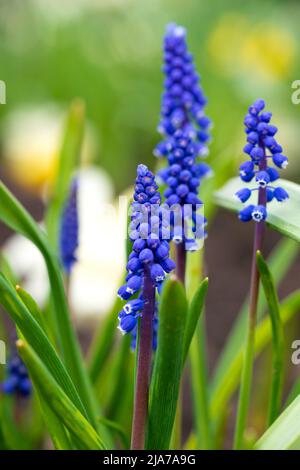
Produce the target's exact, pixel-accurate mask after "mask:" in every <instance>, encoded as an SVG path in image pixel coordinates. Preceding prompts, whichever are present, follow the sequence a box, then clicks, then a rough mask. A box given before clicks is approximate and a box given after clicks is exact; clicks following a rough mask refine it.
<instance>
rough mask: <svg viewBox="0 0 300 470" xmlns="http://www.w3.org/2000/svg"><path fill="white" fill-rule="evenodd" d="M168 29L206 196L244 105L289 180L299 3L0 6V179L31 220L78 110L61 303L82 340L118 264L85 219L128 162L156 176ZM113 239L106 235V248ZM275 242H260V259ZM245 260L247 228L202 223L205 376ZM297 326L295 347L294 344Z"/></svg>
mask: <svg viewBox="0 0 300 470" xmlns="http://www.w3.org/2000/svg"><path fill="white" fill-rule="evenodd" d="M170 21H176V22H178V23H180V24H182V25H184V26H185V27H186V28H187V30H188V44H189V47H190V50H191V51H192V52H193V53H194V56H195V61H196V65H197V68H198V71H199V73H200V75H201V77H202V86H203V88H204V91H205V94H206V96H207V97H208V99H209V104H208V107H207V114H208V115H209V116H210V117H211V118H212V120H213V122H214V129H213V141H212V144H211V146H210V157H209V160H210V163H211V164H212V167H213V168H214V170H215V173H216V178H215V180H214V181H215V182H214V183H213V184H214V185H215V186H216V187H217V186H218V185H220V184H222V182H224V181H225V180H226V179H227V178H229V177H230V176H233V175H234V174H236V173H237V168H238V163H239V161H240V160H241V159H242V147H243V145H244V134H243V116H244V114H245V112H246V109H247V106H248V105H249V104H250V103H251V101H253V100H254V99H256V98H264V99H265V100H266V103H267V107H268V109H269V110H271V111H272V112H273V115H274V117H273V119H274V124H275V125H276V126H278V127H279V141H280V143H281V144H282V146H283V147H284V150H285V154H286V155H287V156H288V157H289V159H290V166H289V169H288V171H287V173H286V175H287V176H286V177H288V178H290V179H292V180H293V181H296V182H299V181H300V160H299V159H300V156H299V126H300V105H299V106H296V105H293V104H292V101H291V93H292V88H291V84H292V82H293V81H294V80H296V79H299V78H300V61H299V56H300V50H299V48H300V30H299V23H300V4H299V2H298V1H296V0H285V1H280V0H264V1H261V0H252V1H251V2H243V1H237V0H227V1H226V2H225V1H221V0H202V1H197V0H185V1H182V0H151V1H149V0H148V1H147V0H48V1H47V0H1V1H0V63H1V69H0V79H1V80H4V81H5V83H6V87H7V96H6V104H5V105H1V106H0V145H1V149H0V171H1V177H2V178H3V179H4V181H5V182H6V184H8V186H9V187H10V188H11V189H12V190H13V192H14V193H15V194H16V195H17V196H18V197H19V198H20V199H21V201H22V202H23V203H24V204H25V206H26V207H27V208H28V209H29V210H30V211H31V213H32V214H33V215H34V217H35V218H36V219H37V220H39V221H40V220H42V218H43V213H44V207H45V205H46V203H47V197H49V195H51V183H52V181H53V179H54V177H55V169H56V162H57V156H58V151H59V145H60V135H61V129H62V123H63V119H64V115H65V112H66V110H67V109H68V107H69V104H70V102H71V101H72V100H73V99H74V98H75V97H80V98H82V99H83V100H84V101H85V104H86V113H87V132H86V136H85V142H84V149H83V156H82V161H83V162H84V166H85V170H86V172H85V177H86V184H85V188H86V189H85V195H84V198H83V199H84V201H85V205H84V204H83V207H85V210H86V211H87V212H88V214H87V215H84V216H85V217H86V221H87V222H86V225H85V239H84V240H85V242H84V243H85V247H86V248H83V252H84V253H85V255H84V256H85V261H84V262H83V263H82V266H81V267H80V268H79V269H78V272H77V274H76V275H75V277H76V276H77V277H76V279H77V286H79V288H78V289H77V288H74V292H75V291H76V292H77V293H78V292H80V295H77V297H76V295H75V294H74V296H75V297H74V299H73V303H74V308H75V310H76V308H77V310H78V316H79V317H80V318H81V320H80V325H81V327H82V328H84V327H85V326H86V324H90V323H89V322H90V317H93V315H94V314H95V316H97V315H100V314H102V315H104V314H105V311H106V310H107V308H108V306H109V305H110V303H111V302H112V300H113V297H114V293H115V289H116V286H117V284H118V276H119V274H120V271H121V270H122V264H123V258H124V257H123V253H122V250H121V249H120V250H119V249H116V256H115V260H114V263H112V262H111V260H110V259H108V258H107V252H108V250H107V245H106V241H105V239H101V241H100V242H99V240H98V241H97V233H98V232H97V227H96V228H95V226H94V225H93V220H94V217H93V211H96V210H97V204H98V202H99V201H114V199H115V198H116V197H117V195H118V194H119V193H120V192H121V191H124V190H126V189H127V188H128V186H129V185H131V184H132V182H133V179H134V175H135V168H136V165H137V164H138V163H140V162H143V163H146V164H148V165H149V167H150V168H151V169H154V168H155V165H156V161H155V158H154V157H153V154H152V150H153V148H154V146H155V144H156V143H157V142H158V140H159V135H158V133H157V131H156V127H157V124H158V120H159V110H160V97H161V93H162V82H163V76H162V72H161V65H162V37H163V34H164V29H165V25H166V23H168V22H170ZM211 202H212V201H211V200H210V201H205V203H206V204H211ZM113 231H114V228H113V227H110V232H108V233H106V235H105V236H106V238H107V239H108V238H110V237H111V233H112V232H113ZM88 233H93V234H94V235H93V237H92V238H89V236H88ZM9 237H10V234H9V232H8V231H7V230H6V229H5V228H4V227H3V226H1V242H2V243H3V242H5V245H4V248H5V250H6V253H7V256H9V259H10V260H12V263H13V264H14V265H15V269H16V270H19V272H20V273H21V275H22V276H23V277H24V278H25V280H26V278H27V282H28V283H29V288H30V290H31V291H32V292H33V293H34V295H35V296H36V297H38V298H41V300H42V298H43V295H42V292H43V290H44V289H45V287H44V284H45V278H44V274H43V268H42V267H41V266H40V264H39V263H38V262H37V266H38V267H35V264H34V263H33V262H32V259H33V258H34V259H35V255H33V254H32V253H31V251H30V249H29V247H28V245H24V241H23V240H20V238H17V239H16V237H14V239H11V238H9ZM278 239H279V235H277V234H274V233H271V232H269V233H268V240H267V246H266V251H267V252H269V251H270V249H271V248H272V247H273V246H274V244H275V243H276V242H277V241H278ZM95 247H97V249H96V248H95ZM101 247H102V251H101ZM97 250H98V252H99V253H98V255H95V253H96V251H97ZM118 250H119V251H118ZM25 255H26V256H25ZM250 255H251V225H243V224H241V223H239V222H238V221H237V219H236V216H235V215H233V214H228V213H226V212H225V211H218V212H216V211H215V212H214V214H213V212H212V216H211V220H210V227H209V238H208V241H207V243H206V258H207V269H208V272H209V275H210V278H211V287H210V293H209V297H208V306H207V322H208V344H209V361H210V365H213V364H214V362H215V360H216V357H217V355H218V354H219V352H220V349H221V347H222V344H223V343H224V340H225V337H226V334H227V332H228V329H229V328H230V325H231V323H232V321H233V319H234V317H235V315H236V313H237V311H238V309H239V307H240V305H241V304H242V301H243V298H244V296H245V294H246V292H247V285H248V280H249V260H250ZM84 256H83V258H84ZM299 265H300V263H299V259H298V260H295V264H294V267H293V269H292V271H291V272H290V274H289V277H288V279H287V280H286V281H285V283H283V286H282V287H281V290H280V294H281V295H285V294H287V293H288V292H290V291H292V290H293V289H294V288H295V287H299V275H300V269H299ZM74 282H75V281H74ZM93 299H94V300H93ZM78 305H79V306H78ZM76 306H77V307H76ZM87 313H88V314H87ZM82 318H83V319H82ZM298 324H299V322H298V323H297V322H296V323H295V324H294V326H293V328H294V333H293V334H294V338H297V334H298V337H300V331H299V325H298ZM294 369H297V368H296V367H294ZM297 373H298V371H297V370H294V374H297Z"/></svg>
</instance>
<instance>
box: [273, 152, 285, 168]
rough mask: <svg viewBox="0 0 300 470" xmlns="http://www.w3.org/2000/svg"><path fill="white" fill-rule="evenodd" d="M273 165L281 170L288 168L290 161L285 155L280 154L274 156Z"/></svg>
mask: <svg viewBox="0 0 300 470" xmlns="http://www.w3.org/2000/svg"><path fill="white" fill-rule="evenodd" d="M272 158H273V163H274V165H276V166H278V167H279V168H284V169H285V168H286V167H287V166H288V163H289V162H288V159H287V157H286V156H285V155H281V154H280V153H275V155H273V157H272Z"/></svg>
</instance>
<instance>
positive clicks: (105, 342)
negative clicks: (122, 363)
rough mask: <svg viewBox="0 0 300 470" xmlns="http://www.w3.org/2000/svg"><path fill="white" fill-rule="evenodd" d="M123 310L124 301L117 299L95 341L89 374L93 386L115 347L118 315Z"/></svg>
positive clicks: (91, 350)
mask: <svg viewBox="0 0 300 470" xmlns="http://www.w3.org/2000/svg"><path fill="white" fill-rule="evenodd" d="M120 310H122V301H121V299H119V298H117V299H116V301H115V303H114V305H113V307H112V309H111V311H110V312H109V314H108V315H107V317H106V318H105V319H104V320H103V322H101V324H100V326H99V329H98V331H97V333H96V335H95V337H94V339H93V342H92V346H91V348H90V351H89V354H88V365H89V374H90V378H91V381H92V383H93V384H95V383H96V382H97V379H98V377H99V375H100V374H101V371H102V369H103V367H104V365H105V363H106V360H107V358H108V357H109V355H110V352H111V350H112V348H113V345H114V337H115V334H116V328H117V324H118V313H119V312H120Z"/></svg>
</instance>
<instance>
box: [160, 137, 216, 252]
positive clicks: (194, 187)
mask: <svg viewBox="0 0 300 470" xmlns="http://www.w3.org/2000/svg"><path fill="white" fill-rule="evenodd" d="M168 145H169V151H168V154H167V158H168V163H169V165H168V167H167V168H164V169H163V170H160V171H159V176H160V177H161V179H162V180H163V182H164V183H165V184H166V185H167V186H168V187H167V189H166V190H165V192H164V196H165V198H166V204H167V205H168V206H169V207H170V208H171V207H172V206H175V205H177V204H178V205H180V206H181V207H182V216H181V219H180V220H179V224H178V226H177V227H176V226H173V225H172V229H173V232H174V233H173V237H172V238H173V240H174V241H175V242H178V243H180V242H182V241H183V240H184V241H185V247H186V249H187V250H193V249H194V247H195V249H197V248H196V242H195V238H204V237H205V235H206V232H205V226H206V219H205V217H204V216H203V215H202V214H199V213H198V210H199V209H200V208H201V207H202V206H203V203H202V201H201V200H200V199H199V197H198V191H199V185H200V182H201V180H202V179H203V178H205V177H207V176H208V175H209V174H210V173H211V169H210V167H209V166H208V165H207V164H206V163H204V162H197V161H196V158H197V154H196V147H195V145H194V142H193V140H192V138H191V137H188V136H187V135H186V134H185V133H184V131H182V130H181V129H178V130H177V131H176V132H175V133H174V134H173V136H172V137H171V138H170V139H169V141H168ZM186 218H187V219H190V220H192V227H191V228H192V232H193V234H194V237H192V238H191V237H189V235H188V234H187V233H185V232H184V230H183V224H182V222H183V221H185V219H186Z"/></svg>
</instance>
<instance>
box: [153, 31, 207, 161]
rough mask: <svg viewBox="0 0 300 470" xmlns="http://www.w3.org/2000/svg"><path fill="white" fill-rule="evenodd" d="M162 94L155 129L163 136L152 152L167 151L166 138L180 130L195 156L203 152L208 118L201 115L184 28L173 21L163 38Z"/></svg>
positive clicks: (202, 99) (198, 89) (200, 94)
mask: <svg viewBox="0 0 300 470" xmlns="http://www.w3.org/2000/svg"><path fill="white" fill-rule="evenodd" d="M163 71H164V74H165V82H164V88H165V90H164V93H163V96H162V105H161V121H160V123H159V126H158V131H159V132H160V133H161V134H162V135H163V136H164V137H165V138H166V140H164V141H163V142H160V143H159V144H158V146H157V147H156V150H155V154H156V155H157V156H164V155H166V154H167V153H168V137H170V136H172V135H173V134H174V133H175V132H176V130H177V129H181V130H182V131H183V132H185V133H186V134H187V135H188V136H190V137H192V138H193V140H194V142H195V143H194V145H195V151H196V153H197V154H198V155H202V156H205V155H207V143H208V142H209V140H210V133H209V132H208V131H209V129H210V127H211V121H210V119H209V118H208V117H207V116H205V114H204V107H205V105H206V104H207V99H206V97H205V96H204V94H203V91H202V89H201V87H200V85H199V78H200V77H199V75H198V74H197V72H196V69H195V65H194V63H193V56H192V54H191V53H190V52H189V51H188V48H187V44H186V30H185V28H183V27H182V26H178V25H177V24H175V23H171V24H169V25H167V28H166V35H165V38H164V67H163Z"/></svg>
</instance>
